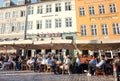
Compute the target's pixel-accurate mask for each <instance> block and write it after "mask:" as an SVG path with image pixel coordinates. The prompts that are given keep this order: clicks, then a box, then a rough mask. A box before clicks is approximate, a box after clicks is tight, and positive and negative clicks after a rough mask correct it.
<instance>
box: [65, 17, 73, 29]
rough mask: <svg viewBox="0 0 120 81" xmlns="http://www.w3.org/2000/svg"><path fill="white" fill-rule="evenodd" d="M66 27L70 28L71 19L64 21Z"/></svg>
mask: <svg viewBox="0 0 120 81" xmlns="http://www.w3.org/2000/svg"><path fill="white" fill-rule="evenodd" d="M65 23H66V27H72V18H66V19H65Z"/></svg>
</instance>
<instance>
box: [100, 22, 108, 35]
mask: <svg viewBox="0 0 120 81" xmlns="http://www.w3.org/2000/svg"><path fill="white" fill-rule="evenodd" d="M101 26H102V35H108V26H107V24H102V25H101Z"/></svg>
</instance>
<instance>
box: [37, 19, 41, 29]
mask: <svg viewBox="0 0 120 81" xmlns="http://www.w3.org/2000/svg"><path fill="white" fill-rule="evenodd" d="M36 23H37V28H36V29H42V21H41V20H39V21H36Z"/></svg>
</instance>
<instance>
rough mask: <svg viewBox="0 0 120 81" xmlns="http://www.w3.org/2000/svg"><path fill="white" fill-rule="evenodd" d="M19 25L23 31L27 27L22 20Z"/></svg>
mask: <svg viewBox="0 0 120 81" xmlns="http://www.w3.org/2000/svg"><path fill="white" fill-rule="evenodd" d="M18 27H19V31H20V32H21V31H24V29H25V23H24V22H20V23H19V24H18Z"/></svg>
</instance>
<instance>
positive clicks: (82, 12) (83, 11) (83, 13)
mask: <svg viewBox="0 0 120 81" xmlns="http://www.w3.org/2000/svg"><path fill="white" fill-rule="evenodd" d="M84 15H85V9H84V8H80V16H84Z"/></svg>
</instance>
